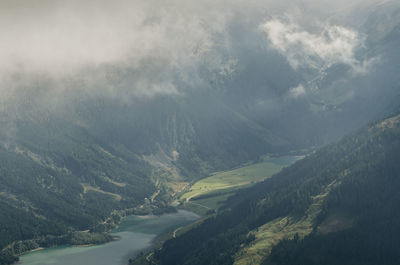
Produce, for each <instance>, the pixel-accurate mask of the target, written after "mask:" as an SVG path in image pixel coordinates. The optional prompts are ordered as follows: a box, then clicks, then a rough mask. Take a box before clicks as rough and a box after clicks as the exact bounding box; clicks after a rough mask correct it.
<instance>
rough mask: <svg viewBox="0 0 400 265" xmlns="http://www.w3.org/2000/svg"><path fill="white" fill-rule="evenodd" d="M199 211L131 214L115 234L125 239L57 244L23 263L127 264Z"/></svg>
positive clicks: (25, 256)
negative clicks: (101, 243)
mask: <svg viewBox="0 0 400 265" xmlns="http://www.w3.org/2000/svg"><path fill="white" fill-rule="evenodd" d="M198 218H199V216H198V215H196V214H194V213H192V212H188V211H184V210H179V211H178V212H177V213H169V214H164V215H161V216H129V217H126V218H124V220H123V221H122V223H121V224H120V226H119V227H118V229H116V230H114V231H113V232H112V233H111V234H112V235H115V236H118V237H120V238H121V239H120V240H118V241H114V242H109V243H106V244H103V245H98V246H91V247H71V246H64V247H54V248H48V249H44V250H39V251H35V252H31V253H27V254H24V255H22V256H21V257H20V262H19V263H20V264H23V265H45V264H48V265H71V264H74V265H89V264H96V265H126V264H128V260H129V258H132V257H134V256H136V255H137V254H138V253H140V252H141V251H144V250H146V249H147V248H149V247H151V246H152V244H153V243H154V242H155V239H156V238H157V237H158V236H160V235H162V234H164V233H166V232H168V231H171V230H173V229H175V228H178V227H180V226H183V225H185V224H189V223H191V222H193V221H195V220H197V219H198Z"/></svg>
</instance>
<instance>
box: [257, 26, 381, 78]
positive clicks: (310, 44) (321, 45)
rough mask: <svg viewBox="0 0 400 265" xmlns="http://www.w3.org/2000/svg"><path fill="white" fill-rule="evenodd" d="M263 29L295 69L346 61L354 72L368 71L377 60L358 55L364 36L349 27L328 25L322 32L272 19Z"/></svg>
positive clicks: (273, 44)
mask: <svg viewBox="0 0 400 265" xmlns="http://www.w3.org/2000/svg"><path fill="white" fill-rule="evenodd" d="M260 29H261V30H262V31H263V32H265V34H266V35H267V37H268V40H269V42H270V44H271V46H272V47H273V48H274V49H276V50H277V51H278V52H279V53H281V54H282V55H284V56H285V57H286V58H287V60H288V62H289V63H290V65H291V66H292V67H293V68H294V69H299V68H308V67H311V68H315V69H321V68H322V69H325V68H329V67H330V66H332V65H334V64H345V65H348V66H350V67H351V68H352V70H353V71H354V72H355V73H358V74H365V73H366V72H368V69H369V67H370V66H371V64H372V63H373V61H374V60H359V59H357V58H356V52H357V50H358V49H360V48H362V47H363V46H364V38H363V37H362V36H360V34H358V33H357V32H356V31H354V30H352V29H349V28H345V27H341V26H325V27H323V28H322V29H321V30H320V31H319V32H316V33H310V32H308V31H305V30H303V29H302V28H301V27H300V26H299V25H297V24H295V23H287V22H283V21H281V20H278V19H272V20H269V21H267V22H265V23H264V24H262V25H261V26H260Z"/></svg>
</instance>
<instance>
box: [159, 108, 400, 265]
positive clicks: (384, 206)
mask: <svg viewBox="0 0 400 265" xmlns="http://www.w3.org/2000/svg"><path fill="white" fill-rule="evenodd" d="M399 139H400V115H398V114H397V115H395V116H392V117H390V118H387V119H384V120H382V121H379V122H376V123H373V124H371V125H369V126H368V127H366V128H363V129H361V130H360V131H358V132H356V133H354V134H351V135H348V136H346V137H344V138H343V139H342V140H341V141H340V142H338V143H336V144H332V145H329V146H327V147H324V148H322V149H320V150H318V151H316V152H315V153H314V154H312V155H309V156H308V157H306V158H304V159H303V160H301V161H299V162H297V163H296V164H294V165H293V166H291V167H289V168H286V169H284V170H283V171H282V172H281V173H279V174H277V175H275V176H274V177H273V178H271V179H268V180H266V181H265V182H263V183H262V184H258V185H256V186H255V187H253V188H251V189H249V190H245V191H243V192H242V193H239V194H238V195H236V196H235V197H234V198H232V199H231V205H232V206H231V207H230V208H228V209H226V210H225V211H224V212H222V213H220V214H218V215H217V216H216V217H211V218H209V219H208V220H206V221H205V222H204V223H202V224H201V225H199V226H198V227H196V228H194V229H192V230H190V231H189V232H187V233H185V234H183V235H182V236H180V237H178V238H176V239H171V240H169V241H167V242H166V243H165V244H164V245H163V247H162V248H161V249H160V250H156V251H155V254H154V257H155V261H156V263H157V264H233V263H235V262H237V263H238V264H240V263H239V262H240V260H241V259H242V258H243V255H246V251H247V250H248V249H250V248H251V246H252V244H255V243H256V242H257V240H258V238H257V237H258V236H260V234H259V233H258V232H259V231H261V230H262V229H266V228H265V227H266V224H269V225H272V224H273V223H274V222H275V221H276V220H280V221H279V222H280V226H279V229H278V231H273V232H272V233H271V235H270V237H269V240H273V238H274V235H278V233H285V231H286V235H283V236H282V237H281V239H282V240H283V241H281V243H279V244H278V246H276V247H274V248H272V254H271V255H270V256H269V258H268V259H267V260H266V261H265V264H397V261H398V258H399V257H398V252H397V251H396V249H398V242H397V239H396V238H398V237H397V236H396V235H399V234H400V230H399V229H398V226H397V223H398V216H397V213H396V212H397V211H396V209H397V205H398V203H399V202H398V199H397V198H398V196H397V192H396V191H397V190H398V189H399V187H400V182H399V181H398V180H397V179H398V176H399V174H400V167H399V163H398V161H399V159H400V157H399V154H400V142H399ZM282 220H286V221H285V222H286V223H282V222H283V221H282ZM298 224H302V226H301V227H300V226H296V225H298ZM288 227H297V231H296V230H290V232H288V231H289V230H287V229H288ZM304 236H305V238H304V240H303V237H304ZM285 238H287V239H288V240H285ZM292 238H294V239H293V240H291V239H292ZM360 239H361V241H360ZM265 240H268V238H267V239H265ZM275 243H277V242H276V241H275ZM322 243H323V244H322ZM270 250H271V248H270V249H269V250H268V249H266V251H265V252H264V256H268V253H269V251H270ZM247 253H251V252H247ZM329 253H330V254H329ZM255 264H257V263H255Z"/></svg>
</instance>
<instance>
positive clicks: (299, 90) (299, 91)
mask: <svg viewBox="0 0 400 265" xmlns="http://www.w3.org/2000/svg"><path fill="white" fill-rule="evenodd" d="M305 94H306V89H305V88H304V86H303V85H301V84H300V85H298V86H297V87H293V88H291V89H290V90H289V95H290V96H291V97H293V98H298V97H301V96H303V95H305Z"/></svg>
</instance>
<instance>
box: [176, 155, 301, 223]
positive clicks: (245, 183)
mask: <svg viewBox="0 0 400 265" xmlns="http://www.w3.org/2000/svg"><path fill="white" fill-rule="evenodd" d="M300 158H301V157H299V156H283V157H268V158H265V159H263V161H261V162H258V163H255V164H251V165H246V166H243V167H240V168H236V169H233V170H229V171H221V172H215V173H213V174H211V175H210V176H209V177H207V178H204V179H201V180H199V181H197V182H196V183H194V184H193V186H191V188H190V189H189V191H188V192H186V193H184V194H183V195H182V196H181V197H180V201H181V202H182V203H183V205H184V208H186V209H188V210H191V211H194V212H196V213H198V214H201V215H205V214H208V213H212V212H213V211H215V210H218V208H220V207H221V206H222V205H223V203H224V201H226V200H227V199H228V197H230V196H232V195H233V194H234V193H235V192H236V191H237V190H238V189H241V188H245V187H249V186H251V185H254V184H255V183H257V182H260V181H263V180H264V179H267V178H269V177H271V176H273V175H274V174H276V173H278V172H279V171H281V170H282V168H283V167H285V166H289V165H291V164H292V163H294V162H295V161H296V160H298V159H300Z"/></svg>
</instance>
